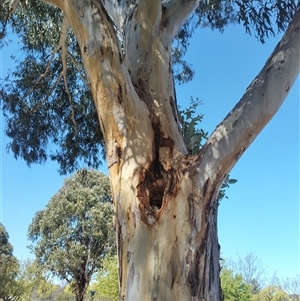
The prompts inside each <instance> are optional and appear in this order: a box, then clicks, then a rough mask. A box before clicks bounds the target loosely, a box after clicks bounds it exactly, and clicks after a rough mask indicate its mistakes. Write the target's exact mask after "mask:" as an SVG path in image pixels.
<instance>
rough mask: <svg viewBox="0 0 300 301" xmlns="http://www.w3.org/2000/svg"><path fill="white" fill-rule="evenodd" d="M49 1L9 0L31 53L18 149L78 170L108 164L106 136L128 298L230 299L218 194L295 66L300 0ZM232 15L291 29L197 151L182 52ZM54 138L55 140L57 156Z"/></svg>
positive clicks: (13, 85) (7, 107)
mask: <svg viewBox="0 0 300 301" xmlns="http://www.w3.org/2000/svg"><path fill="white" fill-rule="evenodd" d="M47 3H50V4H53V6H55V7H57V8H58V9H59V10H58V9H55V8H54V7H52V6H50V7H49V6H47V5H48V4H45V3H42V2H37V1H35V0H31V1H28V2H27V3H26V5H23V6H21V5H19V7H17V5H15V4H17V1H15V2H13V3H11V2H8V3H7V5H5V7H4V8H5V9H3V11H2V12H1V20H2V33H3V34H2V35H3V36H4V35H5V33H6V30H7V22H8V20H9V24H10V26H11V28H12V29H13V30H14V31H15V32H16V33H17V34H18V35H19V36H20V38H21V40H22V42H23V46H24V47H23V50H24V51H25V52H26V55H25V57H24V61H23V62H20V64H19V65H18V67H17V69H16V70H15V71H14V72H13V74H12V76H11V79H16V80H15V81H8V82H7V84H6V85H4V87H3V88H2V89H1V95H0V97H1V99H3V103H4V106H3V108H4V113H5V118H6V121H7V131H6V132H7V134H8V135H9V136H10V137H11V138H12V141H11V143H10V145H9V148H10V149H11V150H12V151H13V152H14V154H15V156H21V157H23V158H24V159H25V160H26V161H27V162H28V163H29V164H30V163H33V162H43V161H45V160H46V159H47V157H48V156H50V158H51V159H54V160H57V161H58V162H59V163H60V165H61V167H62V172H68V171H69V170H70V169H73V168H76V167H77V166H76V163H77V162H78V160H79V162H80V160H84V161H85V162H86V164H90V165H93V164H96V165H97V163H99V151H100V149H99V141H101V140H99V139H100V138H101V136H100V135H98V134H100V133H102V134H101V135H102V136H103V141H104V144H105V151H106V159H107V165H108V168H109V173H110V180H111V186H112V192H113V199H114V204H115V212H116V223H117V238H118V244H117V245H118V261H119V269H120V270H119V275H120V297H121V298H122V299H124V300H176V299H177V300H181V301H185V300H193V301H196V300H207V301H210V300H214V301H215V300H220V299H221V298H222V297H221V295H222V294H221V292H220V281H219V255H220V254H219V244H218V238H217V212H218V203H219V199H218V197H219V189H220V187H221V186H222V183H223V182H224V180H225V179H226V178H227V175H228V173H229V172H230V170H231V169H232V167H233V166H234V165H235V164H236V162H237V161H238V159H239V158H240V157H241V156H242V154H243V153H244V151H245V150H246V149H247V148H248V147H249V145H250V144H251V143H252V142H253V140H254V139H255V138H256V137H257V135H258V134H259V133H260V131H261V130H262V129H263V128H264V126H265V125H266V124H267V123H268V122H269V121H270V119H271V118H272V117H273V116H274V115H275V113H276V112H277V110H278V109H279V107H280V105H281V104H282V102H283V101H284V99H285V97H286V95H287V94H288V92H289V91H290V88H291V86H292V85H293V83H294V81H295V79H296V77H297V75H298V73H299V64H297V62H298V60H299V51H298V49H299V35H298V30H299V26H300V25H299V22H300V20H299V19H300V17H299V15H300V12H299V11H297V2H296V1H292V0H288V1H287V0H285V1H275V0H274V1H239V0H236V1H225V0H224V1H223V0H214V1H185V0H174V1H162V0H161V1H159V0H155V1H147V0H133V1H125V0H124V1H115V0H112V1H102V0H100V1H94V0H91V1H88V0H79V1H77V2H74V1H67V2H65V1H61V0H48V1H47ZM15 8H17V10H15ZM13 12H15V14H12V13H13ZM272 20H275V26H273V25H272V23H271V21H272ZM229 23H241V24H243V25H244V26H245V28H246V31H247V32H254V34H255V35H256V36H257V37H258V38H259V39H260V40H261V41H263V40H264V38H265V37H267V36H268V35H270V34H273V33H274V32H276V31H277V30H279V31H281V30H285V29H287V31H286V33H285V35H284V36H283V38H282V40H281V42H280V43H279V44H278V46H277V47H276V48H275V50H274V52H273V53H272V54H271V56H270V58H269V59H268V60H267V62H266V65H265V66H264V67H263V68H262V70H261V72H260V73H259V74H258V75H257V77H256V78H255V79H254V81H253V82H252V83H251V84H250V86H249V87H248V88H247V90H246V92H245V94H244V96H243V97H242V98H241V100H240V101H239V103H238V104H237V105H236V106H235V107H234V108H233V109H232V110H231V112H230V113H229V114H228V115H227V116H226V117H225V119H224V120H223V121H222V122H221V123H220V124H219V125H218V126H217V127H216V129H215V131H214V132H213V133H212V134H211V136H210V137H209V138H208V139H207V141H206V143H205V144H204V145H203V146H202V148H201V149H200V150H199V152H197V153H196V154H191V153H190V151H189V149H188V148H187V146H186V145H185V141H184V138H183V134H182V127H181V124H180V120H179V116H178V110H177V101H176V94H175V88H174V80H179V81H180V82H184V81H186V80H189V79H191V77H192V73H193V72H192V70H191V69H190V68H189V66H188V64H186V63H185V62H184V61H183V57H182V55H183V54H184V52H185V51H186V48H187V46H188V40H189V37H190V36H191V34H192V31H193V30H194V29H195V28H196V27H197V26H198V27H202V26H209V27H211V28H218V29H220V30H223V29H224V28H225V26H226V25H227V24H229ZM43 25H44V26H43ZM59 30H60V32H59ZM54 45H55V46H54ZM53 46H54V47H53ZM177 67H178V68H179V71H178V69H177V70H176V68H177ZM172 68H173V72H172ZM180 68H181V69H180ZM91 98H92V99H93V101H94V105H93V104H91ZM96 115H97V117H98V121H99V124H100V128H101V131H100V130H99V127H98V126H97V125H98V123H96V122H95V118H94V117H95V116H96ZM52 142H54V143H55V144H57V145H58V146H57V148H55V149H54V151H52V152H50V154H49V153H48V152H47V145H48V144H49V143H52ZM52 149H53V148H52Z"/></svg>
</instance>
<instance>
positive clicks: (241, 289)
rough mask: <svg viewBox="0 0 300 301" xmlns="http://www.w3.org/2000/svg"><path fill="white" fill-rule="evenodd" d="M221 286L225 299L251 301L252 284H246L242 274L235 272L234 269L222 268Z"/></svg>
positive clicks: (226, 300)
mask: <svg viewBox="0 0 300 301" xmlns="http://www.w3.org/2000/svg"><path fill="white" fill-rule="evenodd" d="M221 286H222V291H223V295H224V301H251V294H250V290H251V287H250V285H248V284H246V283H245V282H244V280H243V277H242V276H241V275H237V274H234V273H233V272H232V270H229V269H227V268H223V269H222V270H221Z"/></svg>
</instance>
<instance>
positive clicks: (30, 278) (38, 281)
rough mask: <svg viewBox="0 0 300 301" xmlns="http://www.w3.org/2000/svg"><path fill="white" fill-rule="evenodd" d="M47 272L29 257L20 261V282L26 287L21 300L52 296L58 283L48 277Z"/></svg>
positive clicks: (43, 298)
mask: <svg viewBox="0 0 300 301" xmlns="http://www.w3.org/2000/svg"><path fill="white" fill-rule="evenodd" d="M45 274H46V273H45V271H43V270H42V269H41V267H40V266H39V265H38V264H37V262H36V261H35V260H32V259H27V260H24V261H21V262H20V272H19V282H21V283H22V285H23V288H24V291H23V293H22V296H21V299H20V300H21V301H26V300H30V299H37V300H45V299H47V298H50V296H51V294H52V292H53V291H54V290H55V289H56V287H57V285H55V284H54V283H53V281H51V280H50V279H48V277H46V276H45Z"/></svg>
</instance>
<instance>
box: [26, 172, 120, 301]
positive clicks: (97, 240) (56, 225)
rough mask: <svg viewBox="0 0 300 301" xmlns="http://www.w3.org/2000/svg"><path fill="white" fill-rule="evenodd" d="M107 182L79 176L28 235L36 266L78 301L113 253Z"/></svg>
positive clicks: (88, 174)
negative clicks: (64, 284) (65, 285)
mask: <svg viewBox="0 0 300 301" xmlns="http://www.w3.org/2000/svg"><path fill="white" fill-rule="evenodd" d="M114 233H115V232H114V229H113V208H112V203H111V195H110V187H109V181H108V178H107V177H106V176H105V175H104V174H102V173H99V172H97V171H95V170H90V171H88V170H80V171H78V172H77V173H75V174H74V175H73V176H72V177H71V178H70V179H67V180H66V181H65V183H64V186H63V187H62V188H61V189H60V190H59V191H58V193H57V194H55V195H54V196H53V198H52V199H51V200H50V201H49V203H48V204H47V206H46V209H44V210H41V211H38V212H37V213H36V215H35V217H34V218H33V220H32V223H31V225H30V226H29V230H28V238H29V239H30V240H31V241H32V243H33V244H32V245H31V249H32V250H33V252H34V254H35V256H36V258H37V262H38V264H39V265H41V266H42V267H44V268H45V269H46V270H48V271H50V272H51V273H53V275H55V276H57V277H59V278H60V279H62V280H66V281H67V282H68V283H69V284H70V285H71V287H72V289H73V290H74V293H75V295H76V300H77V301H82V300H83V297H84V294H85V292H86V289H87V287H88V285H89V282H90V280H91V277H92V275H93V274H94V273H95V272H96V271H97V270H98V269H99V268H100V267H101V259H102V258H103V257H104V256H105V255H106V254H110V253H114V252H115V234H114Z"/></svg>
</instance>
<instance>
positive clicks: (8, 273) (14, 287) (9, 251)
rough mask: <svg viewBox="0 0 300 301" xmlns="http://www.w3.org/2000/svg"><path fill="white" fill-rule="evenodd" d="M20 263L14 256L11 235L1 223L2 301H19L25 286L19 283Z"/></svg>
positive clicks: (0, 294)
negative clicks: (10, 240) (10, 241)
mask: <svg viewBox="0 0 300 301" xmlns="http://www.w3.org/2000/svg"><path fill="white" fill-rule="evenodd" d="M18 275H19V262H18V260H17V258H16V257H15V256H14V255H13V247H12V245H11V244H10V243H9V235H8V233H7V231H6V229H5V227H4V225H3V224H2V223H0V300H1V299H2V300H4V301H10V300H19V299H20V297H21V295H22V293H23V286H22V285H21V283H20V282H19V279H18Z"/></svg>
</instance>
